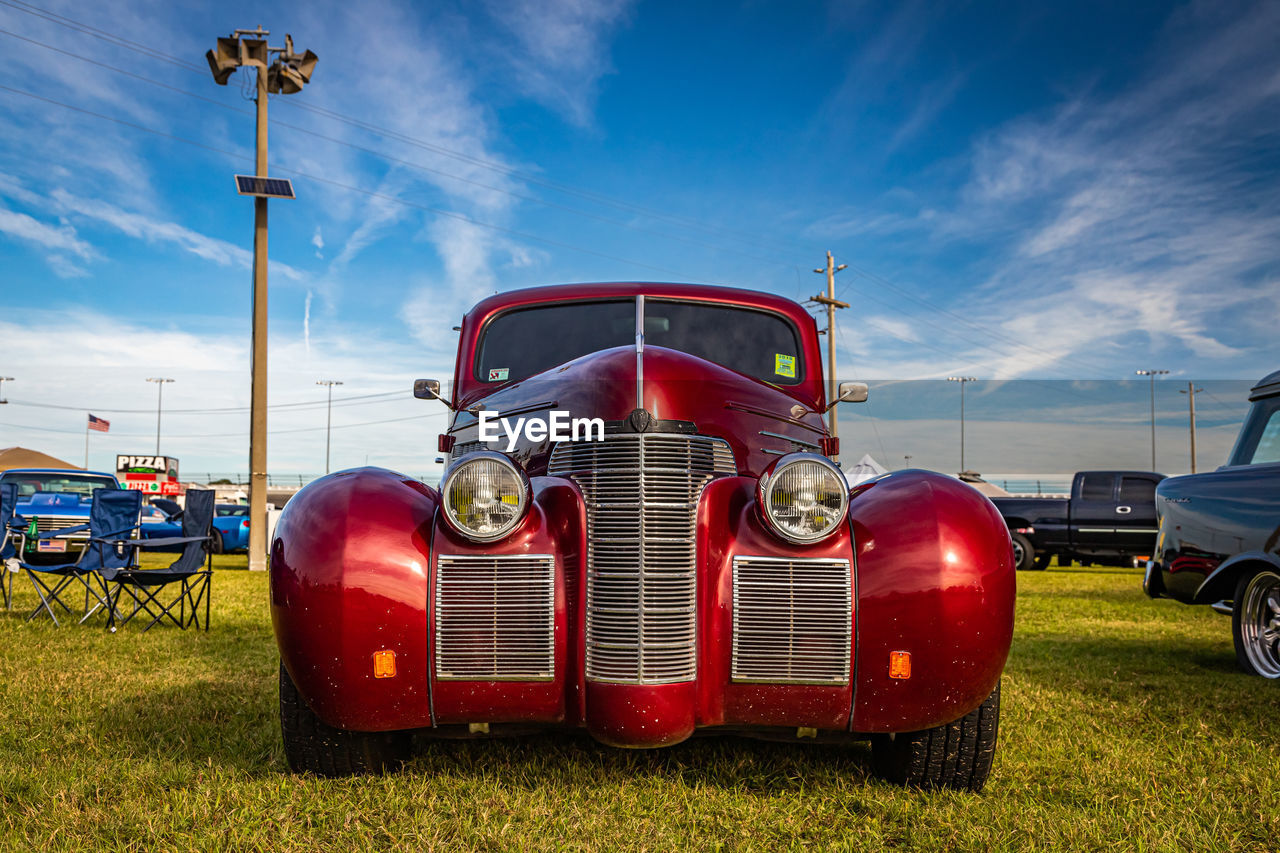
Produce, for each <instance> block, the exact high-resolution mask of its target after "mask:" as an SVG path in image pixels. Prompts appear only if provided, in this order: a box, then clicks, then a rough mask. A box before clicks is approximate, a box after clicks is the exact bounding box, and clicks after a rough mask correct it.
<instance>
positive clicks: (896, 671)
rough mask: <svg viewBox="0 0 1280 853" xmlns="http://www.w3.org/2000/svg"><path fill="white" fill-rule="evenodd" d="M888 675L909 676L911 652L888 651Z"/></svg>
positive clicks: (891, 676)
mask: <svg viewBox="0 0 1280 853" xmlns="http://www.w3.org/2000/svg"><path fill="white" fill-rule="evenodd" d="M889 677H890V678H910V677H911V652H889Z"/></svg>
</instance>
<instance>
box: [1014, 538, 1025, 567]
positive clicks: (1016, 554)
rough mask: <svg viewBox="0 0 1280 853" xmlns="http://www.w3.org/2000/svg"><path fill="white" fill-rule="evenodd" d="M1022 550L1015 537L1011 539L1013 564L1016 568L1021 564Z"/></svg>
mask: <svg viewBox="0 0 1280 853" xmlns="http://www.w3.org/2000/svg"><path fill="white" fill-rule="evenodd" d="M1022 558H1023V551H1022V545H1021V543H1019V542H1018V540H1017V539H1014V540H1013V566H1014V568H1018V567H1020V566H1021V565H1022Z"/></svg>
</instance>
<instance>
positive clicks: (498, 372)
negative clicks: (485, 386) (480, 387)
mask: <svg viewBox="0 0 1280 853" xmlns="http://www.w3.org/2000/svg"><path fill="white" fill-rule="evenodd" d="M509 372H510V368H507V367H495V368H493V369H492V370H490V371H489V381H490V382H506V381H507V374H508V373H509Z"/></svg>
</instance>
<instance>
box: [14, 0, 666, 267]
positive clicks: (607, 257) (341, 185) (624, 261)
mask: <svg viewBox="0 0 1280 853" xmlns="http://www.w3.org/2000/svg"><path fill="white" fill-rule="evenodd" d="M3 2H5V0H0V3H3ZM0 91H5V92H12V93H13V94H15V95H22V96H24V97H27V98H32V99H34V100H37V101H43V102H44V103H47V104H52V105H54V106H57V107H63V108H64V109H68V110H72V111H74V112H78V113H83V114H84V115H88V116H92V117H94V118H97V119H102V120H103V121H109V122H113V123H115V124H119V125H123V126H124V127H130V128H133V129H134V130H141V131H142V132H144V133H150V134H153V135H155V136H160V137H163V138H165V139H170V140H173V141H174V142H181V143H183V144H185V145H192V146H194V147H196V148H202V149H204V150H205V151H212V152H214V153H216V154H222V155H224V156H227V157H234V158H236V159H238V160H252V159H253V158H252V157H250V156H249V155H247V154H239V153H236V152H234V151H228V150H226V149H225V148H217V147H215V146H212V145H206V144H204V143H203V142H197V141H195V140H194V139H187V138H186V137H183V136H177V135H176V134H172V133H166V132H164V131H162V130H156V129H154V128H150V127H147V126H145V125H141V124H137V123H135V122H131V121H125V120H124V119H122V118H117V117H116V116H109V115H105V114H103V113H98V112H94V111H93V110H86V109H84V108H83V107H77V106H74V105H72V104H68V103H64V102H63V101H58V100H55V99H53V98H48V97H45V96H44V95H37V94H35V93H34V92H28V91H26V90H25V89H15V88H13V87H11V86H3V85H0ZM276 171H277V172H283V173H285V174H289V175H296V176H297V177H299V178H306V179H307V180H309V181H316V182H317V183H321V184H329V185H330V186H335V187H339V188H340V189H344V190H348V191H350V192H355V193H360V194H361V195H367V196H370V197H371V198H377V199H381V200H383V201H390V202H393V203H395V204H401V205H404V206H406V207H412V208H416V209H418V210H423V211H426V212H428V213H434V214H436V215H437V216H445V217H448V218H450V219H456V220H458V221H460V222H465V223H467V224H468V225H474V226H476V227H477V228H485V229H488V230H490V231H497V232H499V233H502V234H509V235H511V236H513V237H521V238H523V239H525V240H531V241H533V242H535V243H542V244H544V245H548V246H555V247H556V248H559V249H568V250H570V251H573V252H579V253H581V254H584V255H593V256H595V257H597V258H602V259H604V260H608V261H615V262H617V263H620V264H630V265H632V266H635V267H641V268H643V269H648V270H653V271H655V272H660V273H666V274H668V275H675V276H680V275H681V273H679V272H677V271H675V270H672V269H668V268H666V267H658V266H654V265H653V264H646V263H644V262H643V261H636V260H632V259H631V258H623V257H619V256H617V255H610V254H607V253H605V252H597V251H596V250H594V249H588V248H586V247H583V246H575V245H573V244H572V243H565V242H562V241H559V240H552V239H549V238H547V237H539V236H538V235H536V234H530V233H528V232H527V231H519V230H517V229H515V228H506V227H503V226H501V225H494V224H493V223H490V222H484V221H482V220H479V219H474V218H472V217H470V216H467V215H465V214H462V213H457V212H456V211H452V210H445V209H443V208H439V207H434V206H432V205H429V204H421V203H419V202H414V201H410V200H408V199H403V198H399V197H398V196H393V195H387V194H386V193H379V192H375V191H373V190H366V189H364V188H363V187H356V186H352V185H350V184H344V183H342V182H341V181H333V180H329V179H328V178H321V177H319V176H318V175H312V174H308V173H307V172H302V171H299V170H298V169H287V168H285V167H283V166H278V165H277V166H276Z"/></svg>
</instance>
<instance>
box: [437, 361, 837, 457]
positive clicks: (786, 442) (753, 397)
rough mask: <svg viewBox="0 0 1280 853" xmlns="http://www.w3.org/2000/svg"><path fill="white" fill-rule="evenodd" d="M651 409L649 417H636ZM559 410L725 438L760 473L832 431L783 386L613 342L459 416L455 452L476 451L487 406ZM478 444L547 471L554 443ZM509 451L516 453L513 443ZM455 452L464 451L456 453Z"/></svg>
mask: <svg viewBox="0 0 1280 853" xmlns="http://www.w3.org/2000/svg"><path fill="white" fill-rule="evenodd" d="M639 409H643V410H644V411H645V412H647V416H639V417H636V418H633V417H631V415H632V413H633V412H635V411H636V410H639ZM552 411H563V412H566V413H567V414H568V416H569V417H570V418H600V419H601V420H603V421H605V422H606V426H607V428H608V429H609V430H617V429H621V430H634V431H647V432H681V431H689V430H696V431H697V432H698V433H700V434H702V435H710V436H717V437H720V438H723V439H725V440H726V441H727V442H728V443H729V445H730V447H731V448H732V450H733V453H734V458H735V459H736V460H737V465H738V470H739V472H740V473H743V474H751V475H758V474H760V473H761V472H762V471H763V470H764V468H765V467H766V466H767V465H768V464H769V463H770V462H771V461H772V460H774V459H777V458H778V456H779V455H781V454H783V453H787V452H790V451H793V450H803V451H810V452H818V451H819V449H820V444H819V442H820V439H821V438H823V437H824V436H826V434H827V433H826V428H825V425H824V423H823V419H822V415H821V414H820V413H818V412H814V411H812V410H811V409H809V408H806V407H805V406H804V405H801V404H800V403H799V402H798V401H797V399H796V398H795V397H794V396H792V395H791V393H788V391H786V390H783V389H782V388H780V387H778V386H774V385H771V384H769V383H767V382H762V381H760V380H758V379H754V378H752V377H749V376H745V375H743V374H741V373H737V372H735V371H733V370H729V369H728V368H725V367H722V366H720V365H718V364H714V363H712V362H709V361H706V360H705V359H701V358H698V357H697V356H693V355H689V354H688V353H683V352H679V351H676V350H671V349H666V348H664V347H655V346H648V347H645V349H644V354H643V360H642V361H641V360H639V359H638V358H637V353H636V351H635V349H634V348H632V347H625V346H624V347H614V348H612V349H607V350H601V351H600V352H596V353H592V354H590V355H586V356H583V357H581V358H578V359H575V360H573V361H571V362H568V363H566V364H562V365H559V366H558V367H554V368H551V369H550V370H546V371H544V372H542V373H539V374H536V375H534V376H531V377H529V378H528V379H524V380H521V381H519V382H515V383H512V384H510V385H506V386H503V387H501V388H499V389H498V390H496V391H495V392H494V393H492V394H490V395H488V396H487V397H484V398H483V399H481V400H480V401H478V402H477V403H474V404H473V405H472V406H471V407H470V408H469V409H467V410H466V411H462V412H458V413H457V415H456V416H455V419H454V424H453V426H452V428H451V430H450V432H451V434H453V435H454V436H455V440H456V442H457V444H456V445H455V451H460V450H473V449H475V447H476V445H475V444H474V443H475V442H477V441H478V429H477V422H478V418H479V415H480V413H481V412H484V413H486V414H487V416H488V417H490V418H492V417H500V418H505V419H507V421H508V424H509V426H510V427H511V428H512V429H514V428H515V425H516V421H517V419H519V418H525V419H529V418H536V419H540V420H544V421H545V420H547V419H548V417H549V413H550V412H552ZM499 433H500V440H499V441H498V442H496V443H492V444H481V445H479V446H480V447H481V448H482V449H489V450H498V451H502V452H507V453H509V454H510V455H511V456H512V457H513V458H515V459H517V461H519V462H521V463H522V464H523V465H524V466H525V469H526V470H527V471H528V472H529V473H530V474H541V473H543V472H545V470H546V463H547V457H548V454H549V452H550V448H551V442H550V441H549V440H547V439H541V440H529V439H528V438H527V437H525V436H524V435H523V433H522V434H521V435H520V437H519V438H517V439H516V441H515V443H514V446H511V445H510V442H509V440H508V437H507V435H506V434H505V433H503V432H502V430H501V429H500V430H499ZM508 447H510V449H508ZM455 455H456V453H455Z"/></svg>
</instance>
